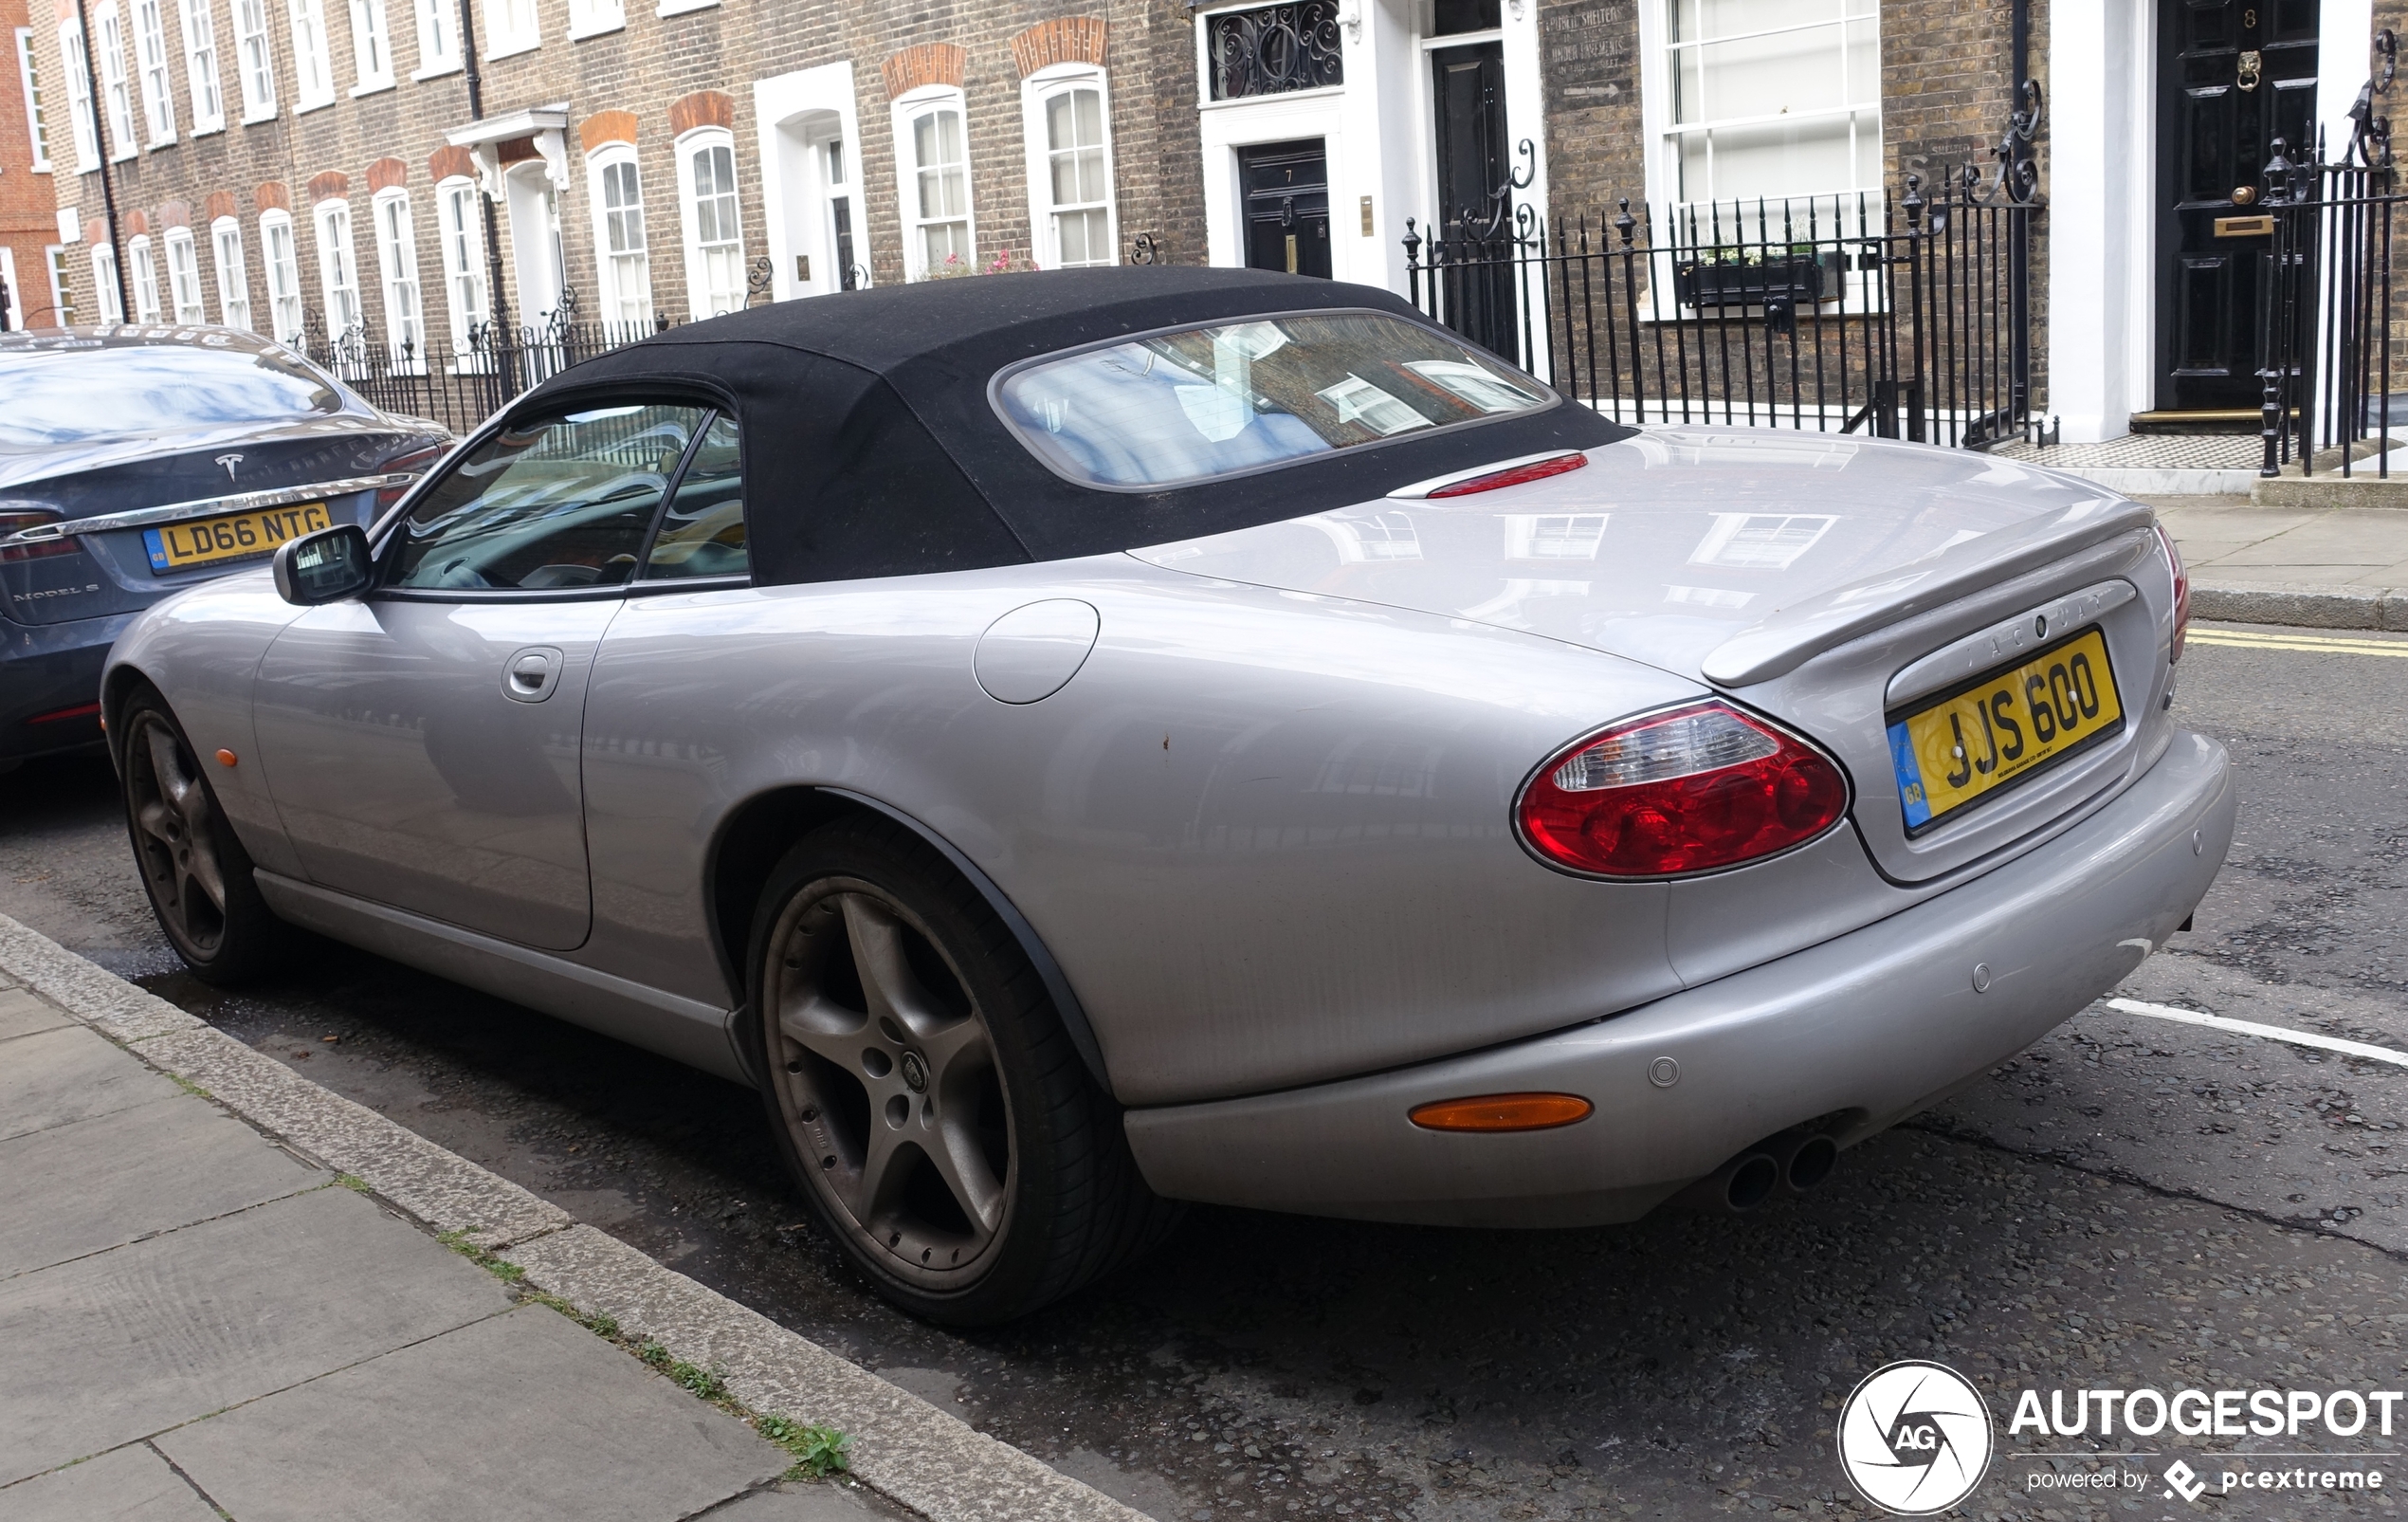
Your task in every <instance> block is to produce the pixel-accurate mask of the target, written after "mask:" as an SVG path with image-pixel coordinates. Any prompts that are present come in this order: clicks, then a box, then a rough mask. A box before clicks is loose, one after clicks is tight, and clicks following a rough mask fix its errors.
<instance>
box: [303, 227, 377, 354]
mask: <svg viewBox="0 0 2408 1522" xmlns="http://www.w3.org/2000/svg"><path fill="white" fill-rule="evenodd" d="M314 214H315V217H316V219H317V222H318V285H319V290H320V291H321V292H323V294H324V295H325V298H326V336H327V337H328V338H329V339H339V338H341V337H342V336H343V335H344V334H346V333H348V332H350V331H351V330H352V329H353V328H356V327H361V326H364V325H365V323H366V317H365V314H364V313H363V312H362V311H361V309H360V305H359V260H358V258H357V256H356V255H355V254H354V253H353V251H352V243H351V203H349V202H347V201H320V202H319V203H318V208H317V211H316V212H315V213H314Z"/></svg>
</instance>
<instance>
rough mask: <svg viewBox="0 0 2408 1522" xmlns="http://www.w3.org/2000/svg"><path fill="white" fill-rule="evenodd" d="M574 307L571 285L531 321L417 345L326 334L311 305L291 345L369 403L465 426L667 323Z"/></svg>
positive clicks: (356, 330) (487, 326) (477, 327)
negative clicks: (585, 317) (585, 315)
mask: <svg viewBox="0 0 2408 1522" xmlns="http://www.w3.org/2000/svg"><path fill="white" fill-rule="evenodd" d="M575 313H576V304H575V297H574V294H573V293H572V294H571V295H570V296H568V297H566V298H564V299H563V300H562V302H561V303H560V305H559V307H558V308H557V309H556V310H555V311H553V312H551V313H547V314H545V318H544V320H543V321H539V322H534V323H529V324H525V325H523V326H517V327H512V328H507V329H504V328H502V327H499V326H497V325H496V324H494V323H492V322H489V321H488V322H479V323H473V324H471V325H470V326H469V328H468V330H467V335H466V341H465V342H463V343H457V344H455V343H452V342H449V341H444V342H442V343H439V344H429V346H428V349H427V351H426V352H423V353H422V352H420V351H419V349H418V347H417V346H416V345H414V344H410V343H406V342H405V343H401V344H392V343H377V342H373V341H371V340H370V339H369V338H368V336H367V332H366V330H365V329H364V328H362V327H359V326H356V325H355V326H353V327H350V328H347V329H345V330H344V331H343V332H341V333H337V334H333V335H329V334H327V333H326V332H325V331H324V329H323V327H322V325H321V324H320V323H319V321H317V314H316V313H315V312H312V313H309V314H307V315H306V316H305V317H304V318H303V321H302V333H301V343H300V345H299V347H300V349H301V353H302V354H303V355H305V356H306V357H307V358H309V359H310V360H311V361H312V362H314V363H316V364H318V365H319V366H321V367H322V368H324V369H325V370H327V371H328V372H330V373H331V374H332V375H333V376H335V377H336V378H337V379H338V380H340V381H341V382H342V383H343V384H344V385H346V386H349V387H350V388H351V389H352V390H354V391H356V392H357V393H358V394H360V395H361V396H363V397H365V398H366V399H367V400H368V401H369V402H370V403H371V404H373V405H374V406H376V407H380V408H383V409H384V410H385V411H386V412H389V413H406V414H408V415H410V416H412V417H424V418H429V419H431V420H433V421H435V422H438V423H441V424H442V425H443V426H444V427H446V428H447V429H449V430H451V431H453V432H455V433H467V432H469V431H472V430H474V429H475V428H476V427H477V426H478V425H479V424H481V423H483V421H484V420H485V419H486V418H488V417H490V416H492V415H493V414H494V413H497V412H500V411H501V410H502V407H503V406H504V405H506V404H507V403H508V402H509V401H510V400H511V398H513V397H515V396H517V395H518V394H520V392H523V391H525V390H526V389H527V388H528V387H530V386H532V385H535V384H536V383H537V382H538V381H541V380H545V379H548V378H550V377H551V376H556V375H557V374H559V373H560V372H561V371H563V370H565V369H567V368H568V367H569V366H571V365H573V364H575V363H576V362H578V361H579V360H581V359H590V358H593V356H595V355H597V354H605V353H608V352H609V351H611V350H612V349H617V348H623V347H625V346H626V345H628V344H630V343H633V342H635V341H636V340H637V339H643V338H648V337H649V336H650V335H652V334H654V333H657V332H660V331H662V330H663V329H666V327H667V326H668V325H669V324H668V322H667V321H666V319H656V320H654V321H650V322H580V321H576V320H575Z"/></svg>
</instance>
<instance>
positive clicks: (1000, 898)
mask: <svg viewBox="0 0 2408 1522" xmlns="http://www.w3.org/2000/svg"><path fill="white" fill-rule="evenodd" d="M848 818H884V819H888V820H892V821H893V822H895V823H898V824H901V825H902V826H903V828H905V829H907V830H909V831H911V832H912V834H916V835H918V836H919V837H920V838H921V840H923V841H925V842H926V843H927V844H928V845H929V847H930V848H932V849H933V850H935V851H936V852H937V853H938V854H939V855H940V856H942V857H944V859H945V862H946V864H947V865H948V866H949V867H950V868H951V869H952V870H953V871H954V873H955V874H956V875H957V876H958V877H959V878H961V879H962V881H964V882H966V883H968V884H969V885H970V886H971V888H973V889H976V892H977V894H978V896H979V897H980V898H982V899H984V900H986V903H987V907H988V908H990V909H993V910H994V913H995V916H996V918H998V919H1000V920H1001V921H1002V922H1003V924H1004V926H1005V928H1007V929H1009V930H1010V931H1011V932H1012V939H1013V940H1014V941H1016V942H1017V943H1019V946H1020V950H1021V952H1022V954H1023V955H1025V956H1026V957H1027V958H1028V959H1029V961H1030V963H1031V964H1032V965H1033V966H1034V967H1035V968H1036V971H1037V976H1038V977H1039V978H1040V979H1041V980H1043V981H1044V983H1045V987H1046V993H1047V994H1048V995H1049V997H1050V998H1051V999H1052V1000H1053V1007H1054V1012H1055V1013H1056V1014H1057V1015H1058V1016H1060V1018H1061V1020H1062V1024H1063V1029H1064V1030H1065V1032H1066V1033H1067V1035H1068V1036H1069V1037H1070V1044H1071V1046H1072V1047H1073V1048H1074V1049H1075V1050H1076V1051H1077V1052H1078V1054H1079V1060H1080V1061H1081V1063H1083V1064H1084V1065H1085V1068H1086V1070H1087V1075H1088V1076H1089V1077H1091V1078H1093V1079H1094V1080H1095V1082H1096V1085H1097V1087H1098V1088H1100V1089H1102V1090H1103V1091H1104V1092H1105V1093H1107V1094H1108V1093H1111V1092H1112V1091H1113V1090H1112V1080H1111V1075H1110V1073H1107V1072H1106V1071H1105V1068H1104V1050H1103V1047H1102V1046H1101V1045H1100V1044H1099V1043H1098V1042H1097V1040H1096V1037H1095V1029H1094V1027H1093V1026H1092V1025H1090V1024H1089V1023H1088V1021H1087V1017H1086V1010H1085V1007H1084V1006H1083V1005H1081V1004H1080V1002H1079V999H1078V995H1077V994H1076V993H1074V992H1073V991H1072V990H1071V988H1070V982H1069V980H1068V978H1067V977H1066V976H1065V975H1064V973H1063V971H1062V967H1061V964H1060V963H1057V962H1055V961H1054V959H1053V953H1052V952H1051V951H1049V950H1048V949H1047V947H1046V944H1045V942H1044V940H1043V938H1042V937H1040V936H1039V935H1038V934H1037V932H1036V927H1035V926H1031V924H1030V923H1029V921H1028V918H1027V917H1026V916H1025V915H1023V914H1022V913H1021V912H1020V910H1019V909H1018V908H1016V907H1015V906H1014V905H1013V904H1012V900H1011V898H1010V897H1009V896H1008V895H1007V894H1005V892H1004V891H1003V889H1002V888H1001V887H999V886H998V885H997V884H996V883H995V881H994V879H993V878H992V877H989V876H988V875H987V874H986V873H985V872H984V871H981V870H980V869H979V867H978V865H977V864H976V862H974V861H972V860H971V859H970V858H969V857H968V856H966V855H964V854H963V853H961V851H960V850H959V849H958V848H957V847H956V846H955V845H954V844H953V843H952V842H951V841H949V840H947V839H945V838H944V836H942V835H941V834H938V833H937V832H936V831H935V830H934V829H931V828H930V827H929V826H928V825H926V824H925V823H923V822H921V820H919V819H917V818H914V817H913V816H911V815H909V814H906V813H905V812H903V810H901V809H899V808H896V807H895V806H893V805H892V804H890V803H886V802H885V801H883V800H881V799H878V798H871V797H869V796H868V795H867V794H863V793H855V792H853V791H851V790H850V789H848V788H839V787H812V786H796V787H786V788H779V789H776V790H775V791H772V792H768V793H763V794H760V795H758V796H757V797H755V798H749V799H747V800H746V801H745V802H744V803H743V804H741V805H740V806H739V807H738V808H737V809H735V810H734V811H733V812H731V813H730V814H729V815H728V816H727V818H726V819H725V820H724V821H723V822H722V823H721V826H720V830H719V834H718V837H717V839H716V840H715V841H714V842H713V844H712V848H711V860H710V867H709V870H708V871H707V872H706V873H705V874H704V881H705V884H706V893H707V902H706V903H705V906H704V911H705V913H706V915H707V917H708V920H709V923H710V928H711V939H712V944H713V950H714V951H715V952H716V953H717V954H718V957H719V962H720V970H721V976H723V977H724V978H725V979H726V980H727V984H728V987H729V989H730V990H731V992H732V994H733V997H734V999H735V1001H736V1002H737V1003H738V1004H739V1005H741V1004H743V1003H745V1002H746V1001H747V1000H748V999H749V993H748V989H749V986H750V981H751V975H750V973H749V971H748V970H747V969H746V967H745V958H746V956H747V954H748V949H749V946H750V942H751V938H752V931H753V916H754V912H755V910H756V909H757V908H759V906H760V898H761V894H762V892H763V891H765V890H766V889H767V888H768V887H769V881H770V878H771V876H772V874H773V873H775V871H776V870H777V865H778V863H779V862H780V861H782V860H784V859H785V856H786V853H787V852H788V851H790V850H791V849H793V847H794V843H795V842H796V841H798V840H800V839H802V838H803V837H804V836H805V835H807V834H812V833H813V832H815V831H818V830H823V829H826V828H827V827H828V826H830V825H832V824H835V823H838V822H839V821H841V820H844V819H848Z"/></svg>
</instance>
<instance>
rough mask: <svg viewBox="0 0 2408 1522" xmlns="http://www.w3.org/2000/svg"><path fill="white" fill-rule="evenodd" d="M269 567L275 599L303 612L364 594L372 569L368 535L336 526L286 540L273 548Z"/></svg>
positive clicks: (347, 526) (349, 526) (355, 526)
mask: <svg viewBox="0 0 2408 1522" xmlns="http://www.w3.org/2000/svg"><path fill="white" fill-rule="evenodd" d="M268 563H269V566H270V568H271V570H272V572H273V574H274V576H275V578H276V595H277V596H280V597H282V598H283V599H284V600H285V601H286V602H289V603H293V604H295V605H297V606H299V607H302V608H315V607H317V606H318V605H319V603H321V602H339V601H341V600H342V599H343V598H345V597H348V596H353V595H355V594H356V593H360V592H365V591H367V590H368V578H369V574H370V572H371V571H372V570H373V569H374V559H373V558H372V557H371V556H370V555H369V553H368V531H367V530H366V529H364V528H362V527H360V526H359V525H358V524H357V523H337V525H335V526H334V527H333V528H321V529H319V531H318V532H317V533H315V534H303V535H302V536H301V538H299V539H288V540H286V541H284V542H283V543H282V544H279V545H278V546H276V558H275V559H273V560H271V561H269V562H268Z"/></svg>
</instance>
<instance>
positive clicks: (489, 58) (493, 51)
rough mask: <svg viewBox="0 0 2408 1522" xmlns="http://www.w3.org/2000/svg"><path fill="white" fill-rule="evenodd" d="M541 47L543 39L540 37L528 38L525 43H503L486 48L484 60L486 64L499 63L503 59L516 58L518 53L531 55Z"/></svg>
mask: <svg viewBox="0 0 2408 1522" xmlns="http://www.w3.org/2000/svg"><path fill="white" fill-rule="evenodd" d="M541 46H543V39H542V38H540V37H534V38H530V39H528V40H527V41H525V42H512V43H503V44H502V45H501V46H497V47H488V48H486V49H485V52H484V60H485V62H486V63H488V64H493V63H499V62H500V61H501V60H502V59H505V58H516V57H518V56H519V55H520V53H532V52H534V51H535V50H536V49H537V48H538V47H541Z"/></svg>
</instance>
